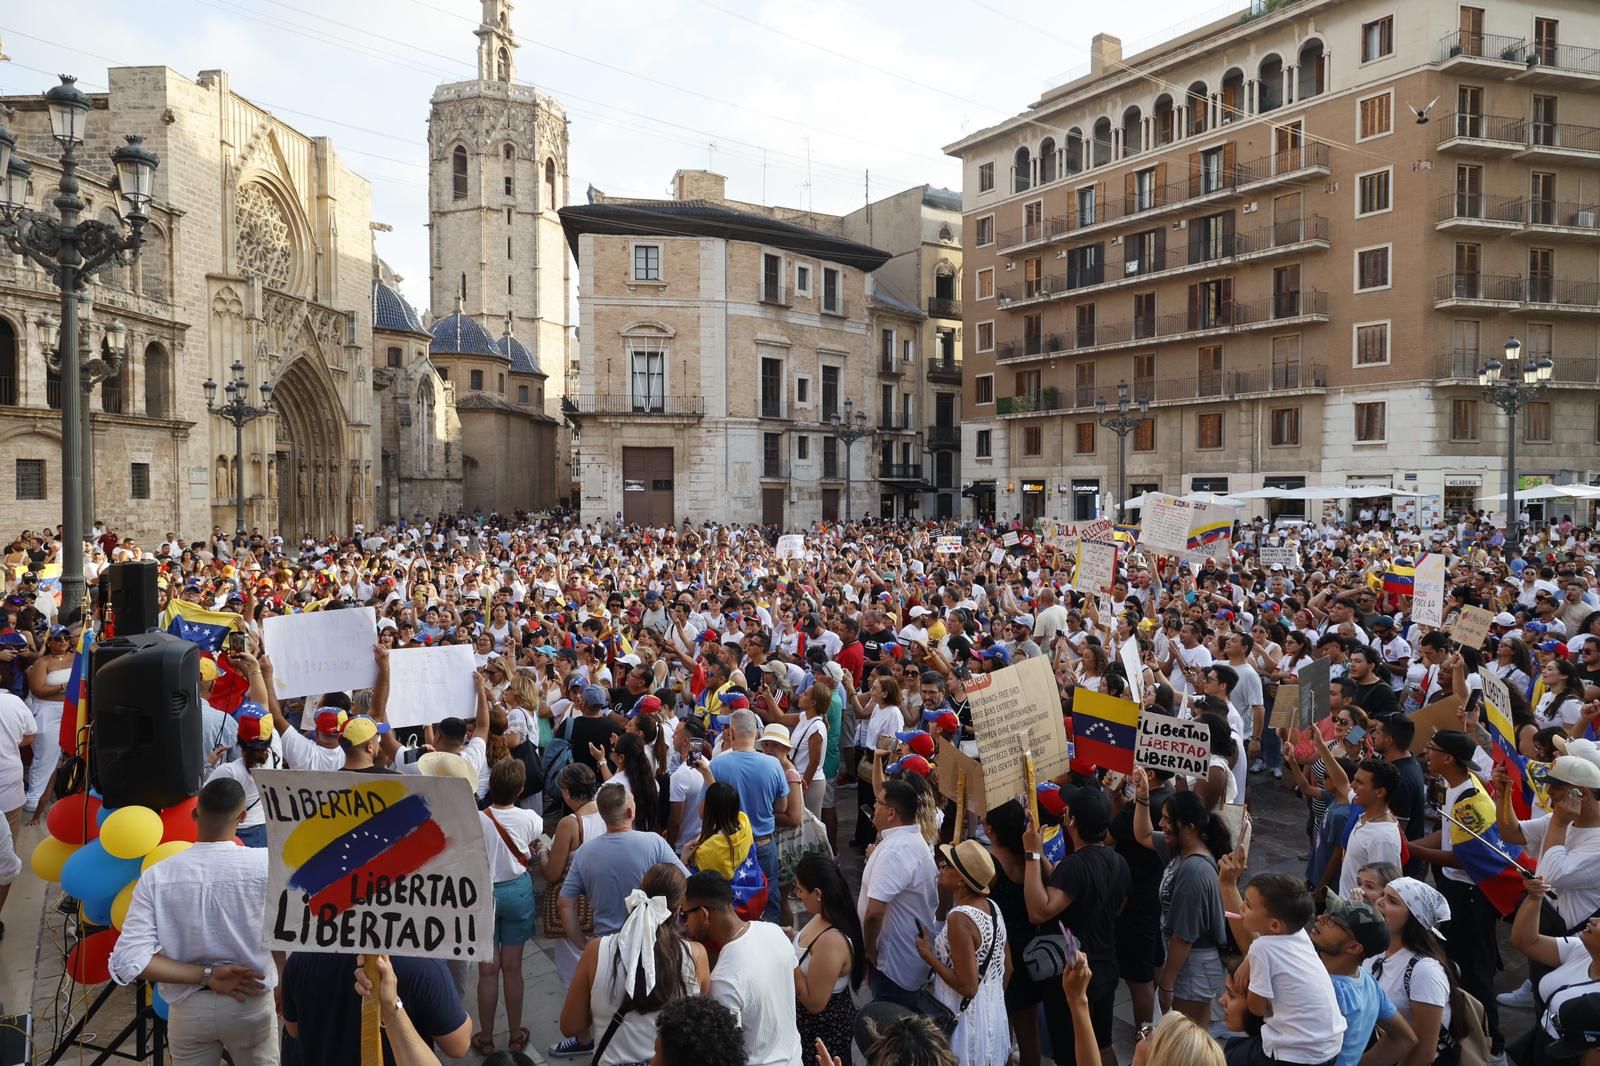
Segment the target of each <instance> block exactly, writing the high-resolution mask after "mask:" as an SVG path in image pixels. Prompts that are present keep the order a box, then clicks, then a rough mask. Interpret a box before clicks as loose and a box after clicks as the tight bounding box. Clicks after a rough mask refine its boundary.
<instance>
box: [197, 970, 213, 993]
mask: <svg viewBox="0 0 1600 1066" xmlns="http://www.w3.org/2000/svg"><path fill="white" fill-rule="evenodd" d="M213 969H215V967H212V966H203V967H201V968H200V987H201V988H210V987H211V972H212V970H213Z"/></svg>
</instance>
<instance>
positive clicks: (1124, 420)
mask: <svg viewBox="0 0 1600 1066" xmlns="http://www.w3.org/2000/svg"><path fill="white" fill-rule="evenodd" d="M1094 406H1095V410H1096V412H1098V413H1099V415H1100V424H1101V425H1102V426H1105V427H1106V428H1107V429H1109V430H1110V431H1111V432H1113V433H1115V434H1116V435H1117V514H1116V517H1117V518H1118V519H1120V518H1121V517H1122V507H1123V501H1124V500H1125V499H1126V498H1127V495H1128V434H1129V433H1132V432H1133V431H1134V430H1136V429H1138V428H1139V427H1140V426H1142V425H1144V424H1145V423H1146V422H1148V421H1150V397H1148V396H1141V397H1139V401H1138V406H1139V413H1138V414H1137V415H1134V414H1131V413H1130V408H1129V404H1128V383H1127V382H1126V381H1119V382H1117V413H1116V414H1114V415H1112V416H1111V417H1109V418H1107V417H1106V416H1105V415H1106V398H1105V397H1104V396H1100V397H1097V398H1096V399H1095V401H1094Z"/></svg>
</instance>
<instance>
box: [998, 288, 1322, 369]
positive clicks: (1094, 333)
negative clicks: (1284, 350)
mask: <svg viewBox="0 0 1600 1066" xmlns="http://www.w3.org/2000/svg"><path fill="white" fill-rule="evenodd" d="M1327 313H1328V294H1327V293H1326V292H1323V291H1322V290H1321V289H1296V290H1292V291H1289V292H1281V293H1275V294H1273V295H1271V296H1263V297H1261V298H1260V299H1258V300H1251V301H1248V302H1232V303H1224V304H1221V305H1219V306H1217V307H1215V308H1214V309H1213V308H1208V307H1205V306H1201V307H1197V308H1196V309H1195V311H1194V313H1193V314H1191V313H1190V312H1188V311H1187V310H1185V311H1175V312H1172V313H1170V314H1165V315H1160V316H1157V317H1156V319H1155V331H1154V332H1153V333H1151V332H1149V331H1148V326H1149V318H1148V317H1146V318H1144V319H1130V320H1128V321H1126V322H1104V323H1099V324H1097V325H1094V326H1090V325H1088V324H1084V325H1082V326H1078V327H1077V328H1075V329H1073V330H1069V331H1068V332H1067V333H1066V334H1065V335H1063V336H1060V337H1056V336H1054V335H1052V336H1050V337H1047V338H1026V339H1025V340H1023V341H1006V342H1002V343H1001V344H999V345H997V346H996V348H995V358H996V359H997V360H998V361H999V362H1002V363H1003V362H1005V361H1007V360H1008V359H1018V358H1027V357H1030V356H1038V355H1050V354H1054V353H1056V352H1069V351H1083V350H1085V349H1090V348H1100V347H1104V346H1107V345H1113V344H1125V343H1131V342H1135V341H1143V340H1162V339H1165V338H1168V337H1174V336H1180V335H1183V334H1189V333H1200V332H1205V331H1209V330H1226V329H1238V328H1241V327H1246V326H1253V325H1259V324H1263V323H1269V322H1275V321H1282V320H1285V319H1290V318H1300V317H1303V316H1317V315H1321V316H1326V315H1327ZM1051 342H1054V343H1055V344H1059V345H1060V347H1055V346H1052V344H1051ZM1035 349H1037V350H1035Z"/></svg>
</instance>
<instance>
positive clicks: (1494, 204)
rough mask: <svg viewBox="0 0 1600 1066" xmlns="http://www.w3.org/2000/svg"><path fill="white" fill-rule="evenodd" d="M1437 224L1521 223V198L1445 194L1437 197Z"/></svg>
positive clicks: (1461, 193) (1460, 193)
mask: <svg viewBox="0 0 1600 1066" xmlns="http://www.w3.org/2000/svg"><path fill="white" fill-rule="evenodd" d="M1438 203H1439V209H1438V216H1437V220H1438V221H1439V222H1462V221H1479V222H1521V221H1522V198H1521V197H1517V196H1490V195H1488V194H1487V193H1471V192H1447V193H1445V194H1444V195H1443V196H1441V197H1439V201H1438Z"/></svg>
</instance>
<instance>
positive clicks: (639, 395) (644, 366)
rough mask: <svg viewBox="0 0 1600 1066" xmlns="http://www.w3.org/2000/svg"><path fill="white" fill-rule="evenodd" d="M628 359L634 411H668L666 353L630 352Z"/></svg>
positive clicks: (644, 412)
mask: <svg viewBox="0 0 1600 1066" xmlns="http://www.w3.org/2000/svg"><path fill="white" fill-rule="evenodd" d="M628 358H629V364H630V366H629V378H628V388H629V391H630V393H631V396H630V399H631V400H632V407H633V409H634V411H636V412H638V413H640V414H648V413H651V412H654V413H655V414H660V413H662V412H663V411H665V410H666V391H667V355H666V353H665V352H657V351H650V350H648V349H646V350H642V351H634V352H630V353H628Z"/></svg>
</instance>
